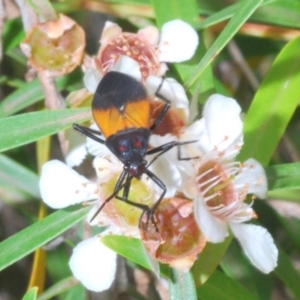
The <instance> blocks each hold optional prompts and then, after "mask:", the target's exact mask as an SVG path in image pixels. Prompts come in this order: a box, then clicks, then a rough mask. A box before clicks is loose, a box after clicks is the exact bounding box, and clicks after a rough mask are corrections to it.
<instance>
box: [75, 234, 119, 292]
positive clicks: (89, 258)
mask: <svg viewBox="0 0 300 300" xmlns="http://www.w3.org/2000/svg"><path fill="white" fill-rule="evenodd" d="M69 265H70V268H71V270H72V273H73V275H74V277H75V278H76V279H78V280H79V281H80V282H81V283H82V284H83V285H84V286H85V287H86V288H87V289H89V290H91V291H94V292H101V291H104V290H107V289H108V288H109V287H110V286H111V284H112V282H113V280H114V278H115V273H116V265H117V254H116V253H115V252H114V251H112V250H110V249H109V248H107V247H106V246H105V245H104V244H102V243H101V241H100V238H99V237H93V238H89V239H87V240H84V241H82V242H80V243H79V244H78V245H77V246H76V247H75V248H74V249H73V254H72V256H71V258H70V262H69Z"/></svg>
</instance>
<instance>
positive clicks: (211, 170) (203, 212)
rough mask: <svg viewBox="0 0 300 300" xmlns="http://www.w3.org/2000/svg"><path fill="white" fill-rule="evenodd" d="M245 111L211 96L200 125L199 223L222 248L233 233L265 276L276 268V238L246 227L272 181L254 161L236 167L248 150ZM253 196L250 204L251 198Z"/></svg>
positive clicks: (196, 196) (258, 228)
mask: <svg viewBox="0 0 300 300" xmlns="http://www.w3.org/2000/svg"><path fill="white" fill-rule="evenodd" d="M240 112H241V109H240V107H239V105H238V104H237V102H236V101H235V100H234V99H231V98H227V97H225V96H222V95H217V94H216V95H213V96H211V97H210V98H209V99H208V101H207V103H206V104H205V107H204V110H203V119H202V120H201V121H200V123H199V125H200V126H199V130H200V133H201V139H200V143H199V144H198V146H199V147H200V150H201V153H202V155H203V158H202V159H201V160H200V161H199V162H197V164H196V169H197V172H198V174H197V177H196V180H195V181H196V182H195V186H196V187H197V188H196V189H193V188H191V189H190V191H189V192H190V196H192V195H193V197H194V199H195V217H196V220H197V222H198V224H199V227H200V228H201V230H202V231H203V233H204V234H205V235H206V237H207V239H208V240H209V241H211V242H213V243H218V242H222V241H223V240H224V239H225V237H226V236H228V228H230V229H231V231H232V232H233V234H234V235H235V237H236V238H237V239H238V241H239V242H240V244H241V246H242V248H243V249H244V252H245V253H246V255H247V256H248V258H249V259H250V260H251V262H252V264H253V265H254V266H256V267H257V268H258V269H259V270H261V271H262V272H264V273H269V272H271V271H272V270H273V269H274V268H275V267H276V265H277V257H278V250H277V248H276V246H275V244H274V242H273V239H272V237H271V235H270V234H269V233H268V231H267V230H266V229H264V228H263V227H261V226H257V225H252V224H244V223H243V222H246V221H249V220H251V219H252V218H253V217H255V212H254V211H253V209H252V207H251V206H252V202H253V201H254V199H255V198H256V197H259V198H265V197H266V193H267V179H266V175H265V172H264V170H263V168H262V166H261V165H260V164H259V163H258V162H257V161H256V160H254V159H251V158H250V159H248V160H247V161H246V162H244V163H239V162H235V161H234V158H235V156H236V155H237V154H238V152H239V149H240V148H241V146H242V144H243V135H242V129H243V123H242V120H241V118H240ZM248 194H252V195H254V196H252V200H251V201H250V203H247V202H245V200H246V196H247V195H248Z"/></svg>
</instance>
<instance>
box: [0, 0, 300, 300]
mask: <svg viewBox="0 0 300 300" xmlns="http://www.w3.org/2000/svg"><path fill="white" fill-rule="evenodd" d="M26 2H28V4H29V5H30V7H31V8H33V9H34V11H35V13H36V14H37V15H38V16H39V17H40V18H41V19H43V20H47V19H54V18H55V16H56V13H61V12H63V13H65V14H68V15H70V16H72V18H73V19H75V20H76V21H77V23H78V24H79V25H81V26H82V27H84V28H85V32H86V36H87V41H88V43H89V46H91V49H93V48H94V49H97V47H98V41H99V37H100V35H101V24H100V23H98V20H97V21H96V20H95V21H93V18H92V17H91V16H92V14H90V12H92V13H93V14H95V13H97V18H103V14H102V13H106V14H108V15H107V17H105V18H111V17H114V18H115V21H116V22H117V23H119V24H120V26H121V25H122V26H123V27H124V31H135V30H136V27H143V25H144V24H156V25H157V27H158V28H161V27H162V26H163V24H164V23H165V22H167V21H169V20H173V19H182V20H184V21H186V22H188V23H189V24H191V25H192V26H193V27H194V28H195V29H196V30H197V33H198V35H199V38H200V45H199V47H198V48H197V50H196V53H195V55H194V56H193V58H192V59H191V60H189V61H187V62H183V63H174V64H168V67H169V73H167V77H176V79H177V80H178V81H179V82H180V83H181V84H183V86H184V87H185V89H186V92H187V94H188V95H189V97H190V98H191V99H192V98H194V99H196V100H197V103H196V105H195V107H193V110H195V111H193V114H194V115H195V116H199V114H198V112H197V109H198V107H199V108H201V107H202V106H203V104H204V103H205V101H206V100H207V98H208V96H210V95H211V94H213V93H215V91H224V94H225V93H226V95H228V96H230V97H232V98H235V99H237V101H238V102H239V104H240V105H241V106H242V107H243V112H244V115H243V120H244V145H243V147H242V149H241V152H240V154H239V156H238V159H239V160H240V161H245V160H247V159H248V158H250V157H252V158H254V159H256V160H258V161H259V162H260V163H261V164H262V165H263V166H264V168H265V171H266V175H267V179H268V195H269V197H270V198H273V197H274V198H276V199H277V200H274V201H278V200H282V201H280V202H279V201H278V203H279V204H281V205H282V207H283V208H284V209H283V211H284V214H280V213H279V212H277V211H276V212H270V211H271V208H270V207H269V206H268V205H265V207H264V208H263V209H262V212H263V213H261V211H260V210H259V211H260V214H259V219H258V221H259V222H261V223H262V224H263V225H264V226H265V227H266V228H267V229H268V230H269V231H270V232H271V233H272V236H273V238H274V240H275V243H276V244H277V245H278V248H279V260H278V267H277V268H276V269H275V270H274V272H272V274H270V275H264V274H261V273H259V272H258V271H257V270H255V269H254V267H253V266H252V265H251V264H250V263H249V261H248V260H247V259H246V258H245V256H244V254H243V253H242V250H241V248H240V247H239V246H238V244H237V243H236V242H232V240H233V236H232V235H230V236H229V237H227V238H226V239H225V241H224V242H223V243H218V244H212V243H207V245H206V247H205V248H204V250H203V251H202V252H201V253H200V254H199V256H198V259H197V260H196V262H195V263H194V265H193V267H192V268H191V269H190V270H189V271H188V272H183V271H178V270H176V269H172V268H170V267H166V266H165V265H160V274H161V276H163V277H164V278H167V280H168V281H169V290H168V292H169V296H170V298H171V299H176V300H180V299H201V300H210V299H212V300H213V299H220V300H223V299H224V300H230V299H249V300H254V299H268V298H269V297H271V295H272V293H275V292H276V293H278V294H279V298H282V299H292V298H291V297H294V298H293V299H300V285H299V281H300V275H299V272H298V270H297V268H296V267H295V266H296V265H297V264H298V263H299V255H300V236H299V230H300V221H299V220H300V212H299V211H300V209H299V208H298V206H293V207H292V208H290V206H289V205H291V204H294V205H296V204H298V203H299V201H300V199H299V190H300V162H299V160H300V148H299V147H300V143H299V133H300V131H299V130H300V129H299V128H300V122H299V114H300V111H299V99H300V89H299V82H300V55H299V48H300V31H299V30H300V4H299V1H298V0H288V1H286V0H274V1H272V0H237V1H234V2H232V1H231V4H230V5H228V4H226V3H225V2H224V1H218V0H199V1H195V0H166V1H162V0H106V1H96V2H95V1H94V2H93V1H89V0H87V1H81V0H77V1H71V0H67V1H63V2H59V1H57V2H56V3H55V4H53V6H52V4H51V3H50V2H49V1H26ZM87 11H89V12H87ZM99 12H100V13H101V14H99ZM71 13H72V14H71ZM93 22H94V23H95V24H94V23H93ZM26 24H27V23H26V20H25V19H22V18H21V17H17V18H8V19H7V20H6V21H5V24H4V26H3V29H1V30H2V32H1V33H2V44H3V47H2V49H3V58H2V66H1V76H0V94H1V100H0V141H1V142H0V152H5V153H1V154H0V213H1V218H0V220H1V221H0V228H1V231H3V233H2V232H0V238H1V242H0V270H1V271H2V272H3V274H4V275H3V277H5V276H6V275H5V273H4V272H5V271H6V270H8V272H10V270H13V267H14V266H16V265H17V263H18V262H19V261H21V259H24V258H25V257H26V256H28V255H29V254H31V253H33V252H34V251H35V250H36V249H38V248H39V247H43V246H45V245H47V244H48V243H49V242H51V241H52V240H54V239H56V238H57V237H60V236H62V234H66V232H67V230H69V229H70V228H72V234H70V235H68V234H66V236H63V238H62V240H63V246H58V248H57V249H56V250H55V254H53V253H54V252H53V253H52V254H50V255H49V257H48V259H47V258H46V259H47V262H44V261H43V262H42V261H39V262H40V263H41V264H44V265H45V266H47V272H48V274H49V275H50V277H51V279H52V281H49V282H50V283H49V282H47V286H46V287H45V291H43V287H39V288H37V287H31V288H30V289H28V291H27V292H26V291H25V287H26V286H27V285H28V282H29V275H28V274H29V272H30V269H31V268H29V267H28V265H29V262H28V261H26V263H25V264H24V265H26V271H25V272H24V271H22V274H23V273H24V274H26V276H25V277H26V280H25V281H26V282H23V284H21V285H20V288H18V289H20V290H19V291H18V293H17V291H16V294H18V295H17V296H16V295H15V294H14V291H13V292H12V291H10V288H9V285H8V284H7V286H5V283H4V281H3V285H4V286H3V287H2V286H1V289H3V291H5V293H11V294H9V296H8V298H10V296H11V299H13V300H14V299H21V296H20V295H23V298H22V299H24V300H34V299H39V300H45V299H51V298H53V297H56V296H57V297H58V299H62V300H65V299H83V298H84V297H85V290H84V288H83V286H82V285H81V284H80V283H79V282H78V281H77V280H76V279H74V277H72V276H70V274H71V272H70V270H69V266H68V264H67V261H68V259H69V256H70V252H71V249H70V248H72V247H74V245H76V244H77V243H78V241H81V240H83V239H85V238H86V237H88V236H91V235H92V233H91V232H92V230H91V229H88V230H87V229H86V226H85V225H83V222H82V220H83V219H85V217H86V215H87V213H88V211H89V210H90V207H82V206H81V205H76V206H72V207H68V208H65V209H61V210H58V211H55V212H51V213H49V215H47V216H46V217H44V218H38V217H37V211H38V210H40V211H41V210H42V209H41V208H40V204H41V203H42V201H41V199H40V191H39V173H40V169H41V166H42V163H43V162H45V161H46V160H50V159H52V158H57V157H58V158H60V159H64V158H65V156H66V148H67V147H68V146H70V147H71V148H72V147H74V148H75V147H76V146H77V145H76V143H75V142H74V138H73V137H72V134H74V132H73V131H66V130H67V129H70V128H71V127H72V124H73V123H82V122H87V121H90V120H91V119H92V114H91V109H90V106H89V105H88V106H87V107H84V106H86V105H87V101H86V98H85V101H83V102H82V103H77V102H76V100H78V98H76V97H75V100H74V102H72V101H71V102H68V105H69V106H70V107H64V108H60V109H56V110H46V109H45V105H44V104H43V101H44V99H45V98H47V95H46V92H45V86H43V85H42V84H41V83H40V79H39V78H37V77H40V75H41V74H39V76H36V75H37V74H36V73H34V72H32V69H30V70H29V71H28V72H27V71H26V65H27V64H26V62H27V58H25V57H24V55H23V54H22V53H21V52H20V49H19V45H20V43H21V42H22V41H23V39H24V38H25V35H26V33H25V32H26V31H27V30H28V28H27V26H26ZM232 43H234V45H235V46H236V47H237V49H238V53H237V52H235V53H233V52H232V48H231V47H228V45H229V44H230V45H231V46H232ZM93 54H95V53H93ZM240 57H241V58H242V59H240ZM85 63H86V61H85ZM225 64H226V66H227V67H228V66H229V67H228V69H226V71H225V72H224V71H223V69H222V67H224V65H225ZM26 72H27V73H26ZM78 74H79V75H78ZM170 74H171V76H170ZM25 75H27V76H25ZM47 76H48V75H47ZM82 77H83V73H82V71H81V70H79V68H77V70H76V71H74V72H73V73H71V74H66V75H64V76H59V77H57V78H55V80H53V87H54V88H55V90H56V91H57V92H59V93H60V96H61V98H66V97H67V96H69V95H70V91H74V89H77V90H79V89H81V88H82V87H83V86H84V83H83V80H82ZM253 77H254V79H255V82H256V84H253V82H252V83H251V80H250V79H249V78H253ZM25 78H26V80H25ZM28 78H29V79H30V80H28ZM31 79H33V80H31ZM78 97H79V96H78ZM194 104H195V103H194ZM197 105H198V107H196V106H197ZM79 107H80V108H79ZM82 107H83V108H82ZM200 111H201V110H200ZM224 122H226V120H224ZM70 132H71V133H70ZM56 134H59V137H58V138H54V139H53V140H52V146H51V148H48V144H47V143H44V144H43V140H42V139H43V138H45V137H49V136H52V135H56ZM75 134H77V133H75ZM78 136H79V134H78ZM62 141H64V142H65V144H64V143H63V142H62ZM37 143H39V147H36V144H37ZM43 146H45V147H46V149H43V150H39V149H41V147H43ZM41 153H42V154H44V155H45V156H47V157H46V158H44V161H42V162H41V161H40V157H41V156H42V157H43V155H41ZM49 153H50V154H49ZM48 154H49V155H48ZM88 161H89V158H87V159H86V160H85V163H88ZM36 165H37V166H38V169H36V170H33V166H36ZM90 169H91V168H90ZM86 173H87V175H86V176H87V177H89V178H91V177H93V175H91V174H90V172H86ZM270 200H272V199H270ZM255 205H256V203H255ZM255 205H254V208H255ZM2 213H3V214H2ZM40 215H41V213H40ZM270 215H272V217H270ZM7 216H8V217H7ZM7 220H8V221H7ZM14 224H16V226H14ZM74 225H77V226H74ZM20 227H22V228H20ZM2 229H3V230H2ZM10 229H11V230H10ZM102 242H103V243H104V244H105V245H106V246H107V247H109V248H111V249H112V250H114V251H115V252H117V253H118V254H120V255H121V256H123V257H125V258H126V259H127V260H128V265H129V266H130V268H133V269H134V268H136V269H137V268H140V269H142V270H143V272H148V273H147V274H150V272H152V271H153V270H152V268H153V266H152V265H151V262H150V261H149V258H148V257H147V255H146V254H145V252H144V247H143V245H142V244H141V241H140V239H137V238H134V237H132V238H131V237H130V238H129V237H125V236H115V235H107V236H105V237H103V238H102ZM54 261H56V263H57V264H55V263H54ZM30 263H31V262H30ZM21 265H22V264H20V266H21ZM24 265H22V267H24ZM20 266H18V268H20ZM11 268H12V269H11ZM146 269H147V271H145V270H146ZM156 271H157V272H158V270H156ZM99 272H101V270H99ZM33 273H34V271H33ZM152 273H153V272H152ZM0 275H1V274H0ZM156 275H158V274H156ZM38 276H39V274H35V275H34V276H33V277H38ZM31 277H32V275H31ZM153 278H154V276H153V277H151V280H150V281H151V283H149V286H150V284H153V282H154V281H155V280H156V281H157V279H156V278H155V279H153ZM23 280H24V279H23ZM131 280H132V278H131ZM0 281H1V283H2V277H1V276H0ZM279 281H280V287H278V282H279ZM5 282H6V281H5ZM16 285H17V284H16ZM153 286H154V284H153ZM16 289H17V287H16ZM1 292H2V291H1ZM38 292H39V293H41V295H38ZM127 293H128V294H130V296H132V295H135V297H136V299H146V298H144V296H142V295H140V294H139V293H138V292H137V291H136V288H135V287H132V286H130V288H128V291H127ZM290 295H292V296H290ZM154 298H155V299H159V296H158V295H156V296H155V297H154ZM154 298H153V299H154Z"/></svg>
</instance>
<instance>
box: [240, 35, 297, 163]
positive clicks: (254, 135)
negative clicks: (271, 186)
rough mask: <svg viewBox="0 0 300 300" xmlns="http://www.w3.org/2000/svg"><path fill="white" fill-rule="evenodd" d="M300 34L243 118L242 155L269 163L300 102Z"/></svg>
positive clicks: (279, 61) (283, 53) (282, 53)
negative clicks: (299, 53)
mask: <svg viewBox="0 0 300 300" xmlns="http://www.w3.org/2000/svg"><path fill="white" fill-rule="evenodd" d="M299 48H300V37H297V38H296V39H294V40H293V41H291V42H289V43H288V44H287V45H286V46H285V47H284V48H283V49H282V50H281V52H280V53H279V55H278V56H277V58H276V59H275V61H274V63H273V65H272V67H271V68H270V70H269V71H268V73H267V75H266V77H265V79H264V81H263V83H262V84H261V86H260V87H259V89H258V91H257V92H256V94H255V97H254V99H253V101H252V104H251V106H250V108H249V111H248V112H247V115H246V118H245V121H244V134H245V135H244V143H245V146H244V147H243V148H242V150H241V153H240V156H239V159H240V160H245V159H247V158H249V157H253V158H255V159H257V160H258V161H259V162H260V163H262V164H263V165H267V164H268V163H269V161H270V159H271V157H272V155H273V153H274V151H275V149H276V147H277V145H278V143H279V141H280V139H281V137H282V135H283V134H284V131H285V129H286V127H287V125H288V123H289V121H290V119H291V117H292V115H293V113H294V111H295V109H296V107H297V105H298V103H299V82H300V72H299V70H300V56H299V55H298V51H299Z"/></svg>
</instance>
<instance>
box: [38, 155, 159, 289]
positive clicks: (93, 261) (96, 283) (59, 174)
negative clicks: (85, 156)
mask: <svg viewBox="0 0 300 300" xmlns="http://www.w3.org/2000/svg"><path fill="white" fill-rule="evenodd" d="M94 167H95V170H96V173H97V177H98V180H97V183H94V182H92V181H90V180H88V179H87V178H85V177H84V176H81V175H79V174H78V173H77V172H76V171H74V170H73V169H71V168H70V167H68V166H67V165H65V164H64V163H62V162H60V161H58V160H52V161H49V162H47V163H46V164H44V165H43V168H42V172H41V179H40V191H41V195H42V199H43V201H44V202H45V203H46V204H47V205H49V206H50V207H52V208H63V207H67V206H69V205H72V204H77V203H81V202H86V201H89V200H94V201H92V204H95V205H94V207H93V209H92V210H91V211H90V212H89V214H88V217H87V220H88V222H89V220H91V218H92V217H93V216H94V214H95V213H96V211H97V210H98V208H99V206H100V205H101V204H102V203H103V201H104V200H105V199H106V198H107V197H108V196H110V194H111V193H113V189H114V184H115V182H116V179H117V177H118V176H119V174H120V172H121V170H122V167H123V166H122V164H121V162H120V161H119V160H117V159H116V158H114V157H107V158H99V157H98V158H95V160H94ZM145 182H146V183H147V180H145ZM145 182H144V181H143V182H141V183H139V184H138V183H134V184H133V189H132V190H133V191H130V192H129V196H130V197H131V196H132V195H133V198H134V199H133V201H138V200H140V202H142V203H146V204H149V205H152V204H153V203H154V201H155V197H154V194H153V192H152V191H151V189H150V188H149V186H145ZM108 193H110V194H108ZM136 194H137V195H140V198H142V199H140V198H138V199H137V197H138V196H136ZM140 215H141V210H140V209H138V208H132V207H131V206H130V205H128V204H126V203H123V202H122V201H119V200H112V201H110V202H109V203H108V204H106V205H105V207H104V208H103V210H102V211H101V212H100V213H99V214H98V215H97V216H96V217H95V219H94V220H93V222H89V223H90V225H99V224H100V225H102V226H107V229H106V231H105V232H104V233H101V236H103V235H105V234H112V233H113V234H124V235H129V236H136V237H138V236H139V229H138V220H139V216H140ZM70 267H71V270H72V272H73V274H74V276H75V277H76V278H77V279H78V280H80V281H81V282H82V284H83V285H84V286H85V287H86V288H88V289H90V290H93V291H102V290H104V289H107V288H109V286H110V285H111V283H112V281H113V279H114V274H115V269H116V254H115V253H114V252H113V251H111V250H110V249H108V248H107V247H106V246H105V245H103V244H102V243H101V239H100V238H99V237H94V238H90V239H88V240H85V241H83V242H81V243H80V244H79V245H77V246H76V247H75V248H74V252H73V254H72V257H71V260H70Z"/></svg>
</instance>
